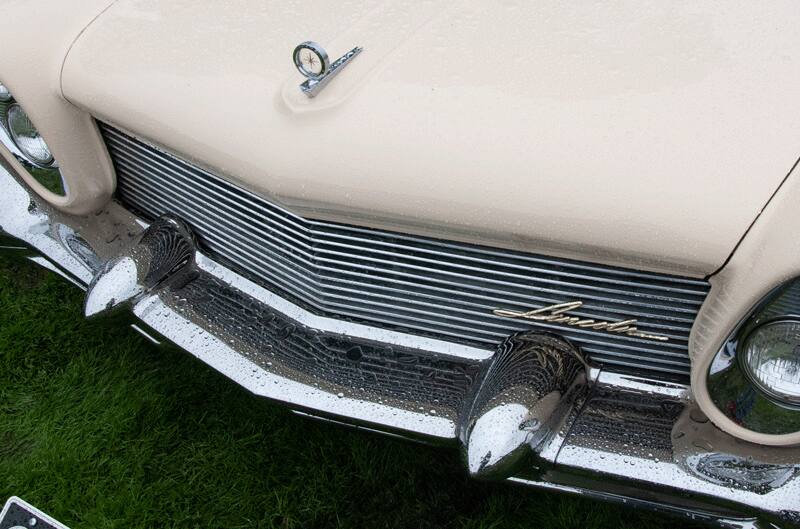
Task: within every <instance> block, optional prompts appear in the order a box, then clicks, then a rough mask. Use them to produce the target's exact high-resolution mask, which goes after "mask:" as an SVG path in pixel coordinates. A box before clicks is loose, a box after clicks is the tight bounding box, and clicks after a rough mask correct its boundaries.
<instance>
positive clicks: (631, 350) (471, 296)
mask: <svg viewBox="0 0 800 529" xmlns="http://www.w3.org/2000/svg"><path fill="white" fill-rule="evenodd" d="M101 131H102V133H103V135H104V136H105V140H106V143H107V145H108V148H109V152H110V154H111V157H112V160H113V162H114V165H115V167H116V171H117V180H118V187H117V193H118V198H119V200H120V201H121V202H122V203H123V204H125V205H126V206H128V207H130V208H131V209H133V210H135V211H137V212H139V213H141V214H143V215H145V216H147V217H151V218H152V217H156V216H158V215H161V214H163V213H168V212H169V213H173V214H176V215H179V216H180V217H182V218H183V219H184V220H185V221H187V222H188V223H189V224H190V225H191V226H192V227H193V228H194V229H195V231H196V233H197V234H198V239H199V242H200V244H201V247H203V248H204V250H205V251H206V252H207V253H208V254H209V255H211V256H213V257H215V258H217V259H219V260H221V261H223V262H225V263H226V264H229V265H232V266H234V267H235V268H237V269H238V270H240V271H242V272H243V273H246V274H248V275H250V276H251V277H252V278H254V279H256V280H258V281H259V282H261V283H262V284H264V285H265V286H267V287H269V288H272V289H274V290H276V291H278V292H280V293H282V294H283V295H287V296H289V297H291V298H292V299H294V300H295V301H298V302H300V303H302V304H304V305H305V306H307V307H308V308H309V309H311V310H315V311H317V312H320V313H324V314H328V315H332V316H337V317H341V318H347V319H353V320H358V321H362V322H367V323H370V324H375V325H380V326H385V327H391V328H393V329H397V330H404V331H407V332H411V333H415V334H421V335H429V336H436V337H438V338H443V339H449V340H451V341H459V342H468V343H471V344H476V345H481V346H484V347H487V348H491V347H493V346H495V345H496V344H497V343H499V342H500V341H501V340H502V339H503V338H504V337H506V336H508V335H509V334H510V333H513V332H515V331H519V330H524V329H530V328H532V327H533V326H534V324H533V323H530V322H525V321H521V320H514V319H508V318H502V317H499V316H495V315H494V314H492V311H493V310H494V309H497V308H503V309H512V310H530V309H532V308H539V307H542V306H547V305H551V304H556V303H564V302H570V301H575V300H581V301H583V302H584V305H583V307H581V308H580V310H576V311H573V312H571V313H570V314H571V315H575V316H581V317H585V318H593V319H596V320H606V321H618V320H624V319H628V318H636V319H638V321H639V323H638V327H639V329H640V330H641V331H643V332H647V333H653V334H663V335H666V336H668V337H669V341H667V342H657V341H652V340H647V339H641V338H635V337H630V336H624V335H618V334H617V335H615V334H611V333H608V332H604V331H600V330H591V329H579V328H575V327H566V326H563V325H558V324H546V325H545V324H539V323H536V324H535V325H536V327H537V328H540V329H548V330H551V331H553V332H556V333H559V334H561V335H563V336H566V337H568V338H569V339H571V340H573V341H574V342H575V343H576V344H577V345H579V346H581V348H582V349H583V351H584V352H585V353H587V354H588V355H589V357H590V358H591V359H592V361H593V362H595V363H598V364H602V365H605V366H607V368H613V367H617V368H623V367H624V368H633V369H636V370H639V371H642V370H643V371H651V372H658V373H670V374H674V375H679V376H686V375H687V374H688V373H689V358H688V338H689V331H690V329H691V326H692V323H693V322H694V319H695V317H696V315H697V311H698V309H699V308H700V305H701V304H702V302H703V300H704V299H705V297H706V294H707V292H708V283H707V282H705V281H702V280H696V279H690V278H682V277H676V276H671V275H665V274H655V273H649V272H640V271H634V270H627V269H623V268H617V267H610V266H603V265H596V264H591V263H584V262H578V261H572V260H566V259H557V258H550V257H543V256H539V255H532V254H525V253H520V252H515V251H510V250H502V249H493V248H487V247H482V246H477V245H471V244H463V243H458V242H452V241H444V240H438V239H434V238H427V237H419V236H412V235H405V234H399V233H393V232H388V231H381V230H375V229H369V228H360V227H355V226H349V225H345V224H338V223H333V222H324V221H317V220H311V219H306V218H301V217H299V216H297V215H294V214H293V213H291V212H289V211H287V210H285V209H283V208H281V207H279V206H277V205H275V204H272V203H270V202H268V201H266V200H264V199H263V198H261V197H259V196H257V195H255V194H253V193H250V192H248V191H246V190H244V189H242V188H240V187H237V186H235V185H233V184H231V183H229V182H227V181H225V180H223V179H222V178H220V177H218V176H216V175H213V174H211V173H209V172H208V171H205V170H203V169H201V168H199V167H196V166H194V165H192V164H190V163H187V162H186V161H183V160H181V159H179V158H178V157H176V156H174V155H172V154H169V153H167V152H165V151H163V150H161V149H158V148H155V147H153V146H151V145H148V144H146V143H144V142H142V141H140V140H138V139H136V138H133V137H131V136H129V135H127V134H125V133H123V132H121V131H119V130H117V129H115V128H113V127H111V126H109V125H104V124H101Z"/></svg>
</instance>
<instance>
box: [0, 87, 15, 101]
mask: <svg viewBox="0 0 800 529" xmlns="http://www.w3.org/2000/svg"><path fill="white" fill-rule="evenodd" d="M11 99H12V97H11V92H9V91H8V88H6V85H4V84H0V102H2V103H8V102H9V101H11Z"/></svg>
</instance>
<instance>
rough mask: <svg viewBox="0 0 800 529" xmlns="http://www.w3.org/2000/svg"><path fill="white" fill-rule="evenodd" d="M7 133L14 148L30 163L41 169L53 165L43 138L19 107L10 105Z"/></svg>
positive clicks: (50, 154) (51, 156)
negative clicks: (9, 134) (12, 141)
mask: <svg viewBox="0 0 800 529" xmlns="http://www.w3.org/2000/svg"><path fill="white" fill-rule="evenodd" d="M8 131H9V132H10V133H11V138H12V139H13V140H14V143H15V144H16V146H17V147H19V150H20V151H22V154H23V155H25V157H26V158H28V160H29V161H30V162H32V163H34V164H36V165H39V166H42V167H49V166H52V165H53V162H54V160H53V155H52V153H51V152H50V149H49V148H48V147H47V144H46V143H45V142H44V138H42V136H41V134H39V131H38V130H36V127H34V126H33V123H32V122H31V120H30V118H29V117H28V114H26V113H25V111H24V110H22V107H21V106H19V105H11V107H10V108H9V109H8Z"/></svg>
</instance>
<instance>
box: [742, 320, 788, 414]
mask: <svg viewBox="0 0 800 529" xmlns="http://www.w3.org/2000/svg"><path fill="white" fill-rule="evenodd" d="M743 345H744V347H743V351H744V354H743V355H742V361H743V363H744V370H745V372H746V373H747V375H748V376H749V377H750V379H751V380H752V382H753V383H754V384H755V385H756V386H757V387H758V388H759V389H760V390H762V391H763V392H764V393H766V394H767V395H768V396H769V397H771V398H772V399H773V400H775V401H777V402H779V403H782V404H788V405H791V406H797V405H800V321H791V320H784V321H775V322H771V323H766V324H764V325H762V326H760V327H757V328H756V329H754V330H753V331H752V332H751V333H750V335H748V336H747V338H746V339H745V341H744V344H743Z"/></svg>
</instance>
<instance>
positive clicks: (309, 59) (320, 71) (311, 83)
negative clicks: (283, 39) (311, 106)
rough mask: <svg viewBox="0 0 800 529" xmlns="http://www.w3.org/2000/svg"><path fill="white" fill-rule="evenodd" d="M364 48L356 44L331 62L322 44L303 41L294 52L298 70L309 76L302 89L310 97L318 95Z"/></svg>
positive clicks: (293, 56)
mask: <svg viewBox="0 0 800 529" xmlns="http://www.w3.org/2000/svg"><path fill="white" fill-rule="evenodd" d="M363 49H364V48H361V47H359V46H356V47H355V48H353V49H352V50H350V51H348V52H347V53H345V54H344V55H342V56H341V57H339V58H338V59H336V60H335V61H333V63H332V64H331V63H329V61H328V54H327V53H326V52H325V50H324V49H323V47H322V46H320V45H319V44H317V43H316V42H312V41H310V40H307V41H306V42H301V43H300V44H298V45H297V47H296V48H295V49H294V52H293V53H292V59H293V60H294V65H295V66H296V67H297V71H299V72H300V73H301V74H303V75H304V76H305V77H307V79H306V80H305V81H303V83H302V84H301V85H300V90H302V91H303V93H304V94H305V95H307V96H308V97H314V96H316V95H317V94H318V93H319V92H320V90H322V89H323V88H325V85H327V84H328V83H329V82H330V80H331V79H333V78H334V77H335V76H336V74H338V73H339V72H340V71H342V68H344V67H345V66H347V64H348V63H349V62H350V61H351V60H353V58H354V57H355V56H356V55H358V54H359V53H361V50H363Z"/></svg>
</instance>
